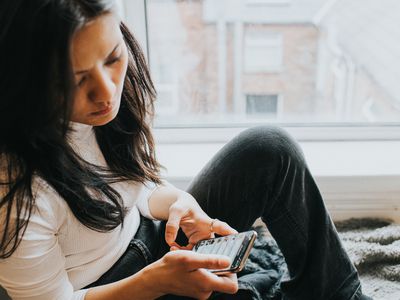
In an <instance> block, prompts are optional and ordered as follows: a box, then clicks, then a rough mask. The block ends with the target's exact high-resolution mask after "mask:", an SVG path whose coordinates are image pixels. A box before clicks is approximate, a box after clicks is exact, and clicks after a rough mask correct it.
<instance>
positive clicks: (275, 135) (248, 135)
mask: <svg viewBox="0 0 400 300" xmlns="http://www.w3.org/2000/svg"><path fill="white" fill-rule="evenodd" d="M235 144H236V147H237V148H238V149H246V151H245V153H246V156H248V157H250V159H252V158H253V159H255V158H257V159H258V160H259V159H266V160H267V161H269V162H271V160H277V159H279V160H281V159H286V158H289V159H290V160H296V161H298V162H299V163H304V155H303V152H302V150H301V148H300V146H299V144H298V143H297V142H296V141H295V140H294V138H293V137H292V136H290V134H289V133H288V132H287V131H286V130H284V129H282V128H280V127H276V126H269V125H262V126H255V127H251V128H248V129H246V130H244V131H243V132H241V133H240V134H239V135H238V136H237V137H236V138H235Z"/></svg>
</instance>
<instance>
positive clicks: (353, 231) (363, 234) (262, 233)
mask: <svg viewBox="0 0 400 300" xmlns="http://www.w3.org/2000/svg"><path fill="white" fill-rule="evenodd" d="M335 225H336V228H337V229H338V231H339V235H340V238H341V240H342V242H343V245H344V247H345V249H346V250H347V252H348V254H349V256H350V258H351V260H352V261H353V263H354V265H355V266H356V268H357V269H358V271H359V274H360V279H361V282H362V285H363V292H364V293H365V294H366V295H368V296H370V297H373V298H374V299H375V300H400V225H399V224H393V223H392V222H391V221H390V220H383V219H367V218H366V219H349V220H345V221H341V222H335ZM254 229H255V230H256V231H257V232H258V238H257V240H256V242H255V244H254V248H253V249H252V251H251V253H250V256H249V260H248V261H247V264H246V266H245V268H244V270H243V271H242V272H243V274H244V275H246V274H251V273H254V272H257V273H260V276H264V277H266V278H267V277H268V278H269V279H270V282H271V285H270V287H269V290H268V291H265V292H264V293H263V294H262V295H260V294H258V293H257V291H255V290H254V289H253V292H254V293H256V294H257V295H256V296H257V297H256V298H259V299H263V300H272V299H274V300H275V299H280V298H281V294H280V289H279V282H280V280H281V278H282V276H283V274H284V273H285V271H286V264H285V261H284V258H283V256H282V254H281V252H280V251H279V248H278V246H277V245H276V243H275V241H274V239H273V238H272V237H271V235H270V234H269V232H268V230H267V228H266V227H265V226H256V227H254ZM244 284H245V282H243V283H242V285H241V282H240V280H239V287H240V288H243V289H249V288H250V289H251V287H249V286H245V285H244Z"/></svg>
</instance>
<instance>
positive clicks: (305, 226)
mask: <svg viewBox="0 0 400 300" xmlns="http://www.w3.org/2000/svg"><path fill="white" fill-rule="evenodd" d="M0 70H1V71H0V87H1V91H2V96H1V100H0V101H1V102H0V103H1V110H0V114H1V115H0V126H1V127H0V128H1V133H0V134H1V137H0V143H1V144H0V145H1V146H0V153H1V164H2V168H1V203H0V205H1V206H0V209H1V210H0V216H1V226H2V228H1V242H0V253H1V260H0V285H2V286H3V287H4V288H5V289H6V290H7V291H8V293H9V295H10V296H11V297H12V298H13V299H40V300H47V299H86V300H92V299H132V298H133V299H142V298H143V299H150V298H157V297H161V296H165V295H169V296H165V297H173V296H172V295H180V296H186V297H194V298H198V299H206V298H208V297H210V296H212V297H216V298H229V297H232V298H235V297H236V298H246V297H247V298H250V297H254V295H253V294H251V293H250V292H248V291H247V292H246V291H245V290H240V291H238V278H237V276H236V275H234V274H232V275H224V276H217V275H214V274H212V273H209V272H207V271H206V270H205V269H207V268H208V269H210V268H211V269H216V268H223V267H226V266H227V265H228V264H229V259H228V258H227V257H224V256H216V255H205V254H197V253H193V252H191V251H187V250H190V249H192V247H193V245H194V244H195V243H196V242H197V241H199V240H201V239H205V238H210V237H213V236H214V233H215V234H218V235H227V234H231V233H235V232H237V231H244V230H246V229H248V228H250V226H251V225H252V224H253V222H254V221H255V219H256V218H258V217H260V216H261V218H262V220H263V221H264V222H265V223H266V225H267V226H268V228H269V230H270V232H271V233H272V235H273V236H274V238H275V239H276V241H277V243H278V245H279V247H280V249H281V250H282V253H283V254H284V256H285V259H286V262H287V265H288V271H289V272H288V273H289V274H288V276H289V278H287V279H286V280H285V281H283V282H282V283H281V288H282V291H283V294H284V297H285V299H352V300H356V299H367V297H365V296H363V295H362V293H361V287H360V282H359V279H358V274H357V271H356V269H355V268H354V266H353V265H352V264H351V262H350V261H349V258H348V256H347V255H346V253H345V251H344V250H343V248H342V246H341V244H340V241H339V239H338V236H337V233H336V231H335V228H334V226H333V224H332V222H331V219H330V217H329V215H328V214H327V211H326V209H325V207H324V204H323V201H322V199H321V196H320V194H319V192H318V189H317V187H316V185H315V183H314V181H313V179H312V177H311V175H310V173H309V171H308V169H307V167H306V164H305V162H304V159H303V156H302V154H301V151H300V149H299V148H298V146H297V145H296V143H295V142H294V141H293V140H292V139H291V138H290V137H288V136H287V135H286V134H285V133H284V132H283V131H281V130H279V129H276V128H270V127H257V128H252V129H249V130H246V131H245V132H243V133H242V134H240V135H239V136H237V137H236V138H235V139H233V140H232V141H231V142H230V143H228V144H227V145H226V146H225V147H224V148H223V149H222V150H221V151H220V152H219V153H218V154H217V155H216V156H215V158H214V159H213V160H212V161H210V163H209V164H208V165H207V166H205V167H204V169H203V170H202V171H201V173H200V174H199V175H198V176H197V177H196V178H195V179H194V181H193V182H192V183H191V185H190V187H189V189H188V191H187V192H185V191H182V190H179V189H177V188H175V187H174V186H172V185H171V184H169V183H168V182H166V181H164V180H161V178H160V176H159V171H160V167H161V166H160V165H159V164H158V162H157V160H156V158H155V154H154V143H153V138H152V135H151V130H150V125H149V122H150V121H151V117H152V115H153V101H154V98H155V92H154V88H153V85H152V82H151V79H150V76H149V73H148V70H147V67H146V64H145V61H144V58H143V55H142V53H141V51H140V49H139V46H138V44H137V42H136V41H135V40H134V38H133V37H132V35H131V34H130V33H129V31H128V29H127V28H126V26H125V25H124V24H123V23H122V22H121V21H120V20H119V19H118V16H117V14H116V13H115V8H114V1H112V0H98V1H94V0H74V1H67V0H46V1H44V0H30V1H23V0H7V1H2V2H1V4H0ZM217 218H218V219H217ZM157 220H161V222H159V221H157ZM228 223H229V224H230V225H228ZM234 228H235V229H234ZM239 276H240V274H239ZM239 281H240V278H239ZM261 286H262V284H261ZM176 297H178V296H176Z"/></svg>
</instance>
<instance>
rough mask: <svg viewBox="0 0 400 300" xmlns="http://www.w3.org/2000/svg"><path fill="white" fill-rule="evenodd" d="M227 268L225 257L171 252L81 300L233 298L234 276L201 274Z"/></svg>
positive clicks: (235, 282)
mask: <svg viewBox="0 0 400 300" xmlns="http://www.w3.org/2000/svg"><path fill="white" fill-rule="evenodd" d="M229 265H230V259H229V257H226V256H219V255H206V254H200V253H195V252H192V251H183V250H177V251H172V252H168V253H167V254H166V255H164V256H163V257H162V258H161V259H159V260H157V261H156V262H154V263H152V264H150V265H148V266H146V267H145V268H143V269H142V270H140V271H139V272H137V273H136V274H134V275H132V276H130V277H127V278H125V279H122V280H120V281H117V282H114V283H110V284H107V285H103V286H99V287H94V288H90V289H89V290H88V291H87V293H86V296H85V300H111V299H119V300H132V299H135V300H136V299H140V300H141V299H155V298H158V297H160V296H162V295H165V294H174V295H181V296H188V297H192V298H196V299H207V298H208V297H209V296H210V295H211V293H212V292H213V291H219V292H222V293H229V294H234V293H236V292H237V290H238V283H237V278H236V274H228V275H226V276H217V275H215V274H213V273H211V272H209V271H207V270H205V269H218V268H226V267H228V266H229Z"/></svg>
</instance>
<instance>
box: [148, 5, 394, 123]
mask: <svg viewBox="0 0 400 300" xmlns="http://www.w3.org/2000/svg"><path fill="white" fill-rule="evenodd" d="M146 7H147V22H148V24H147V26H148V36H149V61H150V68H151V73H152V76H153V79H154V82H155V85H156V88H157V90H158V99H157V102H156V120H155V123H156V125H164V124H168V125H169V124H177V123H179V124H186V125H194V124H208V123H213V124H214V123H224V124H226V123H232V122H239V123H243V122H254V121H257V122H258V121H261V122H262V121H271V120H272V121H277V122H282V123H285V122H288V123H297V122H300V123H301V122H304V123H310V122H311V123H312V122H318V123H321V122H327V123H331V122H334V123H343V122H346V123H348V122H357V123H360V122H361V123H364V122H367V123H375V122H399V121H400V84H399V82H398V81H399V78H400V30H398V28H400V1H398V0H381V1H376V0H338V1H335V2H332V1H328V0H296V1H291V0H256V1H254V0H147V5H146Z"/></svg>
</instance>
